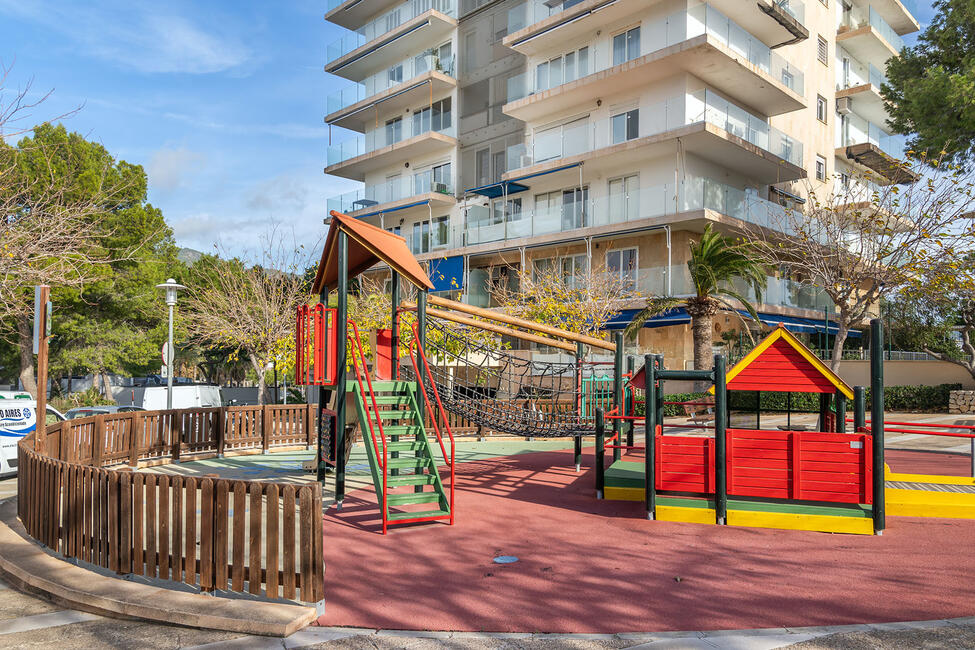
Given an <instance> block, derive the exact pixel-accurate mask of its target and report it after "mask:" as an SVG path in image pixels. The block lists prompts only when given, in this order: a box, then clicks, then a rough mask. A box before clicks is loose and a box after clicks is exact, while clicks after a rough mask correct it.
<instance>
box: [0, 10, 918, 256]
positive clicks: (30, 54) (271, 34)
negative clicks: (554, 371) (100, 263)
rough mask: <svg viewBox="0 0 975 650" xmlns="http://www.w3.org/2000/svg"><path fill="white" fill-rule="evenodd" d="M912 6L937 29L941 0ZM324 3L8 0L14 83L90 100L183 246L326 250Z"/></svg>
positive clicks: (5, 32) (75, 121)
mask: <svg viewBox="0 0 975 650" xmlns="http://www.w3.org/2000/svg"><path fill="white" fill-rule="evenodd" d="M805 1H806V2H813V1H815V0H805ZM905 4H907V6H908V7H910V8H911V9H912V10H913V11H914V14H915V16H916V17H917V18H918V20H919V22H921V24H922V29H923V26H924V25H926V24H927V23H928V22H929V21H930V20H931V17H932V15H933V11H932V9H931V3H930V1H929V0H908V1H907V2H906V3H905ZM324 14H325V0H195V1H192V0H169V1H167V2H146V1H143V0H0V62H2V64H3V65H4V66H5V67H10V68H12V69H11V71H10V74H9V77H8V79H7V82H6V88H5V89H4V93H5V94H6V96H7V98H9V96H10V94H11V92H15V91H16V90H17V89H18V88H23V87H25V85H26V84H27V83H28V82H31V80H32V84H33V85H32V93H33V96H34V97H38V96H41V95H43V94H44V93H46V92H48V91H52V94H51V96H50V97H49V98H48V99H47V100H45V101H44V102H43V103H42V104H41V105H40V106H38V107H37V108H36V109H34V110H33V111H32V114H31V115H30V118H29V119H28V120H27V122H43V121H45V120H49V119H53V118H55V117H57V116H59V115H64V114H66V113H69V112H71V111H72V110H73V109H77V108H79V107H80V110H78V111H77V112H76V113H74V114H72V115H70V116H69V117H68V118H67V119H66V120H65V125H66V126H67V128H69V129H70V130H72V131H77V132H79V133H81V134H83V135H84V136H85V137H87V138H89V139H91V140H94V141H97V142H100V143H102V144H103V145H104V146H105V147H106V148H107V149H108V150H109V151H110V152H111V153H112V154H113V155H114V156H115V157H116V158H120V159H123V160H126V161H128V162H130V163H135V164H140V165H143V166H144V167H145V169H146V172H147V173H148V175H149V200H150V202H151V203H152V204H153V205H155V206H156V207H158V208H160V209H162V211H163V214H164V215H165V217H166V220H167V222H168V223H169V224H170V226H171V227H172V228H173V231H174V234H175V237H176V241H177V243H178V244H179V245H180V246H185V247H189V248H194V249H196V250H200V251H203V252H215V246H216V250H217V251H219V252H223V253H231V254H241V255H245V256H251V255H253V254H254V253H255V252H256V251H257V250H258V249H259V248H260V246H261V241H262V238H264V237H266V236H267V234H268V232H270V231H271V230H272V229H277V231H278V232H279V233H281V232H283V233H285V234H287V235H288V236H289V237H290V236H291V233H294V236H295V238H296V239H297V241H298V242H299V243H301V244H304V245H306V246H308V247H317V246H318V245H319V243H320V240H321V238H322V236H323V234H324V225H323V223H322V220H323V219H324V217H325V200H326V199H327V198H328V197H330V196H333V195H336V194H340V193H342V192H346V191H350V190H352V189H355V188H356V187H357V186H358V184H357V183H355V182H353V181H349V180H346V179H341V178H336V177H329V176H325V175H324V174H323V172H322V169H323V168H324V166H325V151H326V147H327V145H328V138H329V132H328V127H327V126H326V125H325V124H324V123H323V117H324V114H325V98H326V96H327V95H328V94H329V93H331V92H334V91H336V90H338V89H340V88H342V87H343V86H345V85H347V84H348V83H349V82H348V81H346V80H344V79H339V78H337V77H331V76H330V75H328V74H326V73H325V72H324V71H323V66H324V64H325V48H326V45H327V44H328V43H330V42H332V41H334V40H335V39H337V38H339V37H340V36H341V35H342V33H343V32H344V30H343V29H342V28H340V27H338V26H336V25H332V24H330V23H327V22H325V20H324V19H323V16H324ZM906 40H907V42H908V44H911V43H913V42H914V36H909V37H907V39H906ZM333 137H337V138H338V139H344V138H345V137H347V134H344V135H339V134H333Z"/></svg>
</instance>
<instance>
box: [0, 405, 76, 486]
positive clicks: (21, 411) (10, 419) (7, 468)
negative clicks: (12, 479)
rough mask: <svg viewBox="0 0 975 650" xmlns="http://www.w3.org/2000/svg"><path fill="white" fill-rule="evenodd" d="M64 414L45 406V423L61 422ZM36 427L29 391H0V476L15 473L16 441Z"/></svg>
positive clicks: (35, 406)
mask: <svg viewBox="0 0 975 650" xmlns="http://www.w3.org/2000/svg"><path fill="white" fill-rule="evenodd" d="M62 420H64V416H63V415H62V414H61V413H59V412H58V411H57V409H54V408H52V407H50V406H48V407H47V418H45V424H54V423H55V422H61V421H62ZM36 428H37V402H36V401H35V400H34V399H32V398H31V396H30V393H23V392H19V391H0V477H6V476H12V475H14V474H16V473H17V443H18V442H20V441H21V440H22V439H23V438H24V436H26V435H28V434H31V433H34V429H36Z"/></svg>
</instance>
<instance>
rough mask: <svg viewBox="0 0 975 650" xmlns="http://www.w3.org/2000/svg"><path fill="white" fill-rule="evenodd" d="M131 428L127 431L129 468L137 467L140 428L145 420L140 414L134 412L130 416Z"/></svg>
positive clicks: (140, 436)
mask: <svg viewBox="0 0 975 650" xmlns="http://www.w3.org/2000/svg"><path fill="white" fill-rule="evenodd" d="M131 422H132V423H131V428H130V429H129V466H130V467H138V466H139V440H141V439H142V427H143V426H144V425H145V420H144V419H143V417H142V413H140V412H139V411H135V412H134V413H133V414H132V421H131Z"/></svg>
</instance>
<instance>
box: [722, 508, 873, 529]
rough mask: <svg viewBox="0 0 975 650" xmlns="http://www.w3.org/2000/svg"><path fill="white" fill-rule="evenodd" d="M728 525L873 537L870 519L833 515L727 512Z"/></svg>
mask: <svg viewBox="0 0 975 650" xmlns="http://www.w3.org/2000/svg"><path fill="white" fill-rule="evenodd" d="M728 525H729V526H748V527H751V528H778V529H782V530H809V531H815V532H823V533H852V534H855V535H873V520H872V519H869V518H861V517H838V516H835V515H809V514H799V513H791V512H755V511H751V510H729V511H728Z"/></svg>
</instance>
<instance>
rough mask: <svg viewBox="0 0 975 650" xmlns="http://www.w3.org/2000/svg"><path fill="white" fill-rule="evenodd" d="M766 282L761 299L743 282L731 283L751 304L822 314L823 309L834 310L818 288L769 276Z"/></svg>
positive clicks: (830, 302)
mask: <svg viewBox="0 0 975 650" xmlns="http://www.w3.org/2000/svg"><path fill="white" fill-rule="evenodd" d="M766 282H767V284H766V285H765V291H763V292H762V295H761V299H759V297H758V296H757V295H756V293H755V291H754V290H753V289H752V288H751V287H750V286H748V285H746V284H745V283H744V282H741V281H736V282H733V283H732V286H733V287H734V288H735V289H736V290H737V291H738V292H739V293H741V294H742V295H743V296H745V298H746V299H747V300H748V301H749V302H751V303H752V304H755V303H759V304H765V305H772V306H777V307H791V308H793V309H812V310H815V311H818V312H822V311H823V308H828V309H830V311H832V310H833V309H834V308H835V305H834V303H833V301H832V300H830V298H829V296H827V295H826V293H825V292H823V290H822V289H820V288H818V287H813V286H810V285H808V284H804V283H801V282H796V281H795V280H789V279H786V278H777V277H774V276H769V277H768V278H767V280H766Z"/></svg>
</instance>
